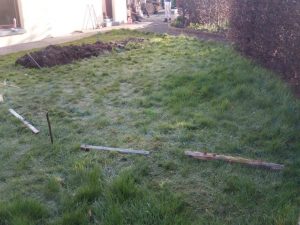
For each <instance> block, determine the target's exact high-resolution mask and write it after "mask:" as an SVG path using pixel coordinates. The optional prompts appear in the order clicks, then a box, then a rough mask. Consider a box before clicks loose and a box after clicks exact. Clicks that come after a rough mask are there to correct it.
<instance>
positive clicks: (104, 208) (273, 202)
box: [0, 30, 300, 225]
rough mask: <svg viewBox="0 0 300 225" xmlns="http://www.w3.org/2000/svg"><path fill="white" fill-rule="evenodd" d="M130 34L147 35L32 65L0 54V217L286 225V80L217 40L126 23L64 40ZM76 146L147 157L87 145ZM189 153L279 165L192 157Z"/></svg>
mask: <svg viewBox="0 0 300 225" xmlns="http://www.w3.org/2000/svg"><path fill="white" fill-rule="evenodd" d="M130 36H134V37H146V38H147V39H149V40H148V41H147V42H146V43H144V44H143V45H142V46H138V48H135V46H132V50H131V51H126V52H121V53H112V54H110V55H105V56H101V57H97V58H91V59H86V60H82V61H78V62H74V63H73V64H70V65H64V66H57V67H54V68H44V69H42V70H36V69H24V68H22V67H19V66H15V64H14V61H15V59H16V58H17V57H18V56H20V55H21V53H18V54H12V55H8V56H4V57H1V58H0V82H3V81H4V80H6V81H7V83H9V84H14V85H17V86H19V87H20V88H14V87H8V86H6V87H2V86H0V94H4V99H5V102H4V103H3V104H1V105H0V138H1V140H0V196H1V199H0V200H1V201H0V224H1V225H2V224H5V225H6V224H14V225H16V224H64V225H65V224H72V225H74V224H103V225H115V224H136V225H142V224H149V225H153V224H165V225H169V224H172V225H173V224H176V225H177V224H178V225H179V224H180V225H181V224H184V225H188V224H191V225H221V224H222V225H224V224H228V225H229V224H243V225H257V224H260V225H291V224H296V221H297V218H298V215H299V206H300V198H299V196H300V195H299V194H300V193H299V189H300V188H299V186H300V175H299V174H300V152H299V149H300V103H299V101H298V100H296V99H295V98H294V97H293V96H292V95H291V92H290V91H289V90H288V88H287V87H286V86H285V85H284V84H283V83H282V82H281V81H280V80H279V79H278V78H277V77H276V76H274V75H273V74H271V73H269V72H268V71H266V70H264V69H262V68H260V67H258V66H256V65H254V64H253V63H251V62H249V61H248V60H247V59H244V58H242V57H241V56H239V55H238V54H237V53H235V52H234V50H233V49H232V48H231V47H230V46H224V45H222V44H217V43H212V42H199V41H197V40H194V39H189V38H185V37H177V38H175V37H169V36H155V35H153V34H144V33H139V32H135V31H126V30H121V31H113V32H110V33H107V34H101V35H96V36H94V37H92V38H88V39H84V40H81V41H78V42H76V43H77V44H79V43H82V42H85V43H86V42H94V41H96V40H104V41H111V40H120V39H123V38H127V37H130ZM8 108H14V109H15V110H16V111H17V112H19V113H20V114H22V115H23V116H24V117H25V118H26V119H28V120H29V121H31V122H32V123H33V124H34V125H35V126H36V127H37V128H39V129H40V130H41V133H40V134H38V135H36V136H35V135H33V134H32V133H31V132H30V131H29V130H28V129H26V128H25V127H23V126H22V124H21V123H20V122H19V121H17V120H16V119H15V118H14V117H12V116H11V115H10V114H9V113H8ZM46 111H49V115H50V119H51V122H52V128H53V133H54V145H51V144H50V140H49V136H48V128H47V123H46V117H45V112H46ZM81 143H87V144H94V145H105V146H113V147H124V148H133V149H145V150H149V151H151V155H150V156H149V157H143V156H128V155H119V154H115V153H102V152H93V151H91V152H88V153H86V152H81V151H80V144H81ZM187 149H189V150H194V151H197V150H202V151H209V152H218V153H226V154H230V155H238V156H243V157H250V158H255V159H261V160H266V161H272V162H277V163H283V164H285V165H286V168H285V169H284V171H282V172H271V171H266V170H260V169H253V168H248V167H244V166H240V165H235V164H226V163H223V162H201V161H197V160H193V159H190V158H186V157H185V156H184V155H183V152H184V150H187Z"/></svg>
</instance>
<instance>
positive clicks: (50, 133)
mask: <svg viewBox="0 0 300 225" xmlns="http://www.w3.org/2000/svg"><path fill="white" fill-rule="evenodd" d="M46 117H47V122H48V128H49V135H50V140H51V143H52V144H53V136H52V129H51V124H50V119H49V113H48V112H47V113H46Z"/></svg>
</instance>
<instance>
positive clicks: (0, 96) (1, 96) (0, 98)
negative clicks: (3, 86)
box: [0, 94, 4, 103]
mask: <svg viewBox="0 0 300 225" xmlns="http://www.w3.org/2000/svg"><path fill="white" fill-rule="evenodd" d="M1 102H4V98H3V95H1V94H0V103H1Z"/></svg>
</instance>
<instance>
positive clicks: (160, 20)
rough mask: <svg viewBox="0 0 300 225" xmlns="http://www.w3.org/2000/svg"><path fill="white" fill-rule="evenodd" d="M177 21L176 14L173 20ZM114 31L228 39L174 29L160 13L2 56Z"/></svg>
mask: <svg viewBox="0 0 300 225" xmlns="http://www.w3.org/2000/svg"><path fill="white" fill-rule="evenodd" d="M173 19H175V16H174V13H173V18H172V20H173ZM114 29H139V30H141V31H148V32H155V33H160V34H163V33H167V34H171V35H181V34H183V35H188V36H193V37H196V38H198V39H200V40H214V41H221V42H226V39H225V38H224V37H219V36H216V35H212V34H207V33H199V32H197V33H187V32H185V31H184V30H182V29H177V28H173V27H171V26H170V24H169V23H165V22H164V13H163V11H161V12H160V13H158V14H156V15H151V16H150V17H149V18H145V19H143V21H142V22H139V23H135V24H123V25H120V26H114V27H106V28H101V29H98V30H90V31H85V32H83V33H74V34H70V35H67V36H64V37H54V38H45V39H43V40H41V41H35V42H29V43H23V44H17V45H12V46H8V47H2V48H0V55H7V54H10V53H15V52H20V51H26V50H31V49H36V48H44V47H47V46H48V45H55V44H62V43H66V42H71V41H75V40H79V39H82V38H85V37H89V36H92V35H95V34H97V33H99V32H101V33H102V32H103V33H104V32H107V31H110V30H114Z"/></svg>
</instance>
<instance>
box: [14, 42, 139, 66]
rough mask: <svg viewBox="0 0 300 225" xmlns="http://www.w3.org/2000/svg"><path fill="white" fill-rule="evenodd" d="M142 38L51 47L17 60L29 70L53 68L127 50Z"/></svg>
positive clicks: (17, 62)
mask: <svg viewBox="0 0 300 225" xmlns="http://www.w3.org/2000/svg"><path fill="white" fill-rule="evenodd" d="M143 41H144V39H142V38H129V39H126V40H123V41H119V42H109V43H104V42H100V41H98V42H96V43H94V44H82V45H70V46H59V45H50V46H48V47H46V48H45V49H42V50H40V51H36V52H31V53H28V54H26V55H24V56H22V57H20V58H18V59H17V60H16V64H20V65H22V66H24V67H27V68H40V67H53V66H56V65H64V64H69V63H72V62H73V61H75V60H80V59H84V58H90V57H93V56H94V57H95V56H99V55H103V54H105V53H109V52H111V51H113V50H116V49H119V50H120V49H125V48H126V45H127V44H128V43H140V42H143Z"/></svg>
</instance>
